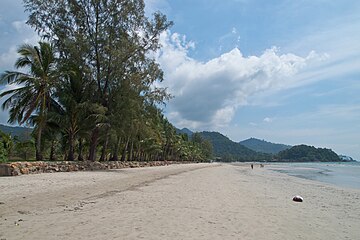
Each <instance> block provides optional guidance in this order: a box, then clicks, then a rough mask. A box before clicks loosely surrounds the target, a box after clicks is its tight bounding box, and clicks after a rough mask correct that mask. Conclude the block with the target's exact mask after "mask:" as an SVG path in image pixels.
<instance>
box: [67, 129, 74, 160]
mask: <svg viewBox="0 0 360 240" xmlns="http://www.w3.org/2000/svg"><path fill="white" fill-rule="evenodd" d="M67 160H68V161H74V134H73V132H72V131H70V132H69V152H68V156H67Z"/></svg>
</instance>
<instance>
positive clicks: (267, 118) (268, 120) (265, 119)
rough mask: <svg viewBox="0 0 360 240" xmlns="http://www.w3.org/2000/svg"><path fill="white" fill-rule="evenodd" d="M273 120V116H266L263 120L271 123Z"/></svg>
mask: <svg viewBox="0 0 360 240" xmlns="http://www.w3.org/2000/svg"><path fill="white" fill-rule="evenodd" d="M272 121H274V119H273V118H270V117H266V118H264V120H263V122H266V123H271V122H272Z"/></svg>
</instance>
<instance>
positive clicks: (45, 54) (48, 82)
mask: <svg viewBox="0 0 360 240" xmlns="http://www.w3.org/2000/svg"><path fill="white" fill-rule="evenodd" d="M18 53H19V54H20V57H19V58H18V59H17V61H16V62H15V68H16V69H19V68H26V69H27V70H28V72H27V73H23V72H18V71H6V72H4V73H3V74H2V75H1V76H0V81H1V83H7V84H15V85H17V86H18V88H16V89H12V90H9V91H5V92H3V93H1V94H0V98H2V97H5V96H8V95H10V97H8V98H7V99H6V100H5V102H4V103H3V105H2V107H3V109H10V117H9V120H8V122H9V123H14V122H18V123H19V124H20V125H21V124H23V123H24V122H26V121H28V120H29V118H30V117H31V115H32V114H33V113H36V114H37V121H36V124H37V127H36V131H37V132H36V160H39V161H41V160H42V159H43V156H42V150H41V137H42V132H43V130H44V126H45V124H46V118H47V112H48V110H49V109H50V107H51V106H52V105H54V104H56V101H55V100H54V99H53V98H52V95H53V91H54V87H55V84H56V81H57V79H58V74H57V71H56V67H55V54H54V50H53V47H52V46H51V45H50V44H49V43H46V42H39V46H31V45H29V44H24V45H21V46H20V48H19V49H18Z"/></svg>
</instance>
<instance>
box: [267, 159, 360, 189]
mask: <svg viewBox="0 0 360 240" xmlns="http://www.w3.org/2000/svg"><path fill="white" fill-rule="evenodd" d="M269 168H270V169H272V170H274V171H277V172H281V173H286V174H288V175H290V176H295V177H300V178H306V179H310V180H315V181H320V182H325V183H330V184H334V185H337V186H340V187H348V188H356V189H360V162H349V163H343V162H341V163H275V164H271V166H269Z"/></svg>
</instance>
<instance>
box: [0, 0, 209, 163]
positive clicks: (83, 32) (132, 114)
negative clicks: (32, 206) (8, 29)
mask: <svg viewBox="0 0 360 240" xmlns="http://www.w3.org/2000/svg"><path fill="white" fill-rule="evenodd" d="M24 5H25V9H26V11H27V12H29V14H30V16H29V19H28V21H27V23H28V24H29V25H30V26H31V27H33V28H35V30H36V31H37V32H38V33H39V35H40V37H42V38H43V39H46V40H47V41H49V42H40V43H39V45H38V46H30V45H23V46H21V47H20V48H19V54H20V56H21V57H20V58H19V59H18V61H17V62H16V67H17V68H24V69H25V70H27V72H26V73H21V72H11V71H7V72H5V73H4V74H3V75H2V81H3V82H6V83H9V84H17V85H18V86H19V88H17V89H15V90H11V91H8V92H4V93H2V94H1V97H5V96H9V97H8V99H7V100H5V103H4V105H3V107H4V108H8V109H10V119H9V122H11V123H13V122H18V123H19V124H22V123H24V122H29V123H31V124H33V125H34V128H33V137H35V139H36V142H33V141H22V142H20V141H18V142H16V144H15V153H16V155H17V157H19V156H21V158H23V159H25V160H27V159H28V158H32V155H33V152H32V151H31V149H33V148H34V147H35V148H36V158H37V159H39V160H41V159H42V154H43V153H44V154H46V155H49V157H48V158H49V159H50V160H55V159H57V158H58V157H59V156H60V155H61V154H62V156H60V157H62V159H65V160H75V159H78V160H83V159H88V160H92V161H95V160H97V156H98V154H100V158H99V160H100V161H105V160H119V159H121V160H124V161H125V160H141V161H150V160H196V161H204V160H207V159H208V158H209V157H211V155H212V150H211V144H210V143H209V142H208V141H205V140H202V139H200V138H199V139H198V140H196V142H193V141H189V138H188V137H187V136H184V135H178V134H176V129H175V128H174V126H173V125H172V124H171V123H169V122H168V120H167V119H166V118H165V117H164V116H163V114H162V113H161V110H160V109H159V107H160V106H161V105H162V104H163V103H164V102H165V101H167V100H169V99H170V98H171V96H170V95H169V94H168V93H167V92H166V89H163V88H159V87H157V85H156V84H155V83H156V82H160V81H162V80H163V72H162V70H161V69H160V67H159V65H158V64H157V63H156V61H155V59H154V58H152V57H151V56H154V52H155V51H157V50H158V49H159V47H160V44H159V37H160V33H161V32H163V31H165V30H166V29H168V28H169V27H170V26H171V25H172V23H171V22H169V21H167V19H166V16H165V15H163V14H161V13H159V12H157V13H155V14H153V16H152V18H148V17H147V15H145V10H144V9H145V5H144V1H142V0H137V1H128V0H120V1H118V0H101V1H100V0H94V1H72V0H64V1H61V3H59V1H57V0H48V1H46V2H44V1H38V0H24ZM59 153H61V154H59ZM86 153H87V154H88V155H87V156H85V154H86Z"/></svg>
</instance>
